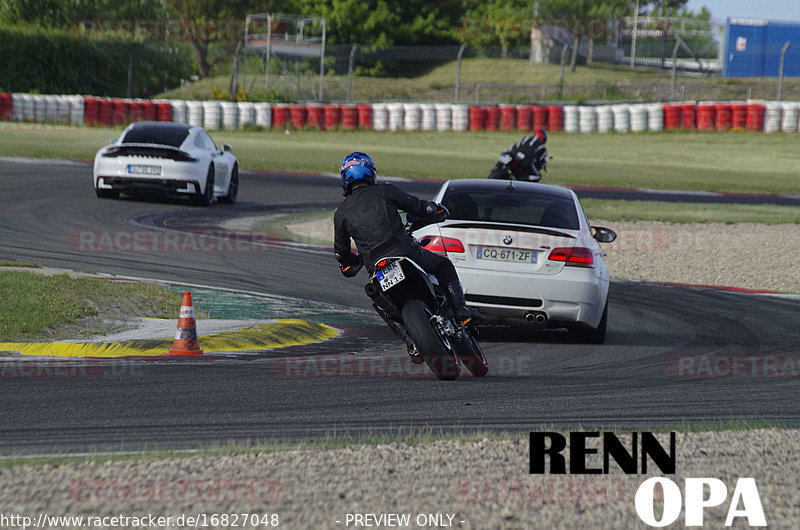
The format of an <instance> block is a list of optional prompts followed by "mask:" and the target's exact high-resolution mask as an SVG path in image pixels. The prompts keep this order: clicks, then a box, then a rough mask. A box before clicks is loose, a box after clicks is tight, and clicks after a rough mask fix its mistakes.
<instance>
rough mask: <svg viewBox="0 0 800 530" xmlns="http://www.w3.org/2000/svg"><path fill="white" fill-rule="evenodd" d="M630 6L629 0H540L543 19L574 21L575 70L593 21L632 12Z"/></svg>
mask: <svg viewBox="0 0 800 530" xmlns="http://www.w3.org/2000/svg"><path fill="white" fill-rule="evenodd" d="M630 6H631V4H630V1H629V0H603V1H596V0H540V1H539V14H540V16H541V17H542V18H543V19H548V18H551V19H561V20H566V21H570V22H572V24H571V25H572V28H571V29H572V56H571V58H570V68H571V70H572V71H573V72H574V71H575V68H576V66H577V60H578V48H579V47H580V44H581V41H582V40H583V39H584V38H588V39H591V38H592V36H591V32H590V28H591V27H592V25H591V22H592V21H593V20H601V19H604V18H608V17H612V16H620V15H625V14H627V13H630Z"/></svg>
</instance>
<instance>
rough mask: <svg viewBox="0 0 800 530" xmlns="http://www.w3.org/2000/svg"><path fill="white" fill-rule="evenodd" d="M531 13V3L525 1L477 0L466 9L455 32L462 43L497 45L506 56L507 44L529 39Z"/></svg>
mask: <svg viewBox="0 0 800 530" xmlns="http://www.w3.org/2000/svg"><path fill="white" fill-rule="evenodd" d="M532 15H533V12H532V10H531V6H530V4H529V3H528V2H527V1H524V0H495V1H494V2H490V3H487V2H479V3H478V4H477V5H475V6H472V7H470V8H469V9H468V10H467V16H466V18H465V20H464V21H463V23H462V24H461V25H460V26H459V28H458V31H457V33H456V34H457V36H458V37H459V39H460V40H461V42H463V43H465V44H470V45H473V46H486V45H492V44H494V45H499V46H500V48H501V49H502V54H503V57H505V56H506V54H507V52H508V47H509V46H510V45H512V44H514V43H517V42H521V41H524V40H527V39H528V36H529V33H530V31H529V30H530V27H529V25H528V24H529V23H530V22H531V18H532ZM526 19H527V20H526Z"/></svg>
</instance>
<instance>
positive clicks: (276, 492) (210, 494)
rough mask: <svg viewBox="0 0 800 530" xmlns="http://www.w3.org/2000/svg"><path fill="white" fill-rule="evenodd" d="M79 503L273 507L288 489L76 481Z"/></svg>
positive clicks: (251, 483)
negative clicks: (225, 503) (219, 504)
mask: <svg viewBox="0 0 800 530" xmlns="http://www.w3.org/2000/svg"><path fill="white" fill-rule="evenodd" d="M69 492H70V497H71V498H72V499H73V500H74V501H76V502H90V503H97V502H100V503H114V504H116V503H139V502H141V503H152V502H257V503H273V502H278V501H281V500H283V499H284V498H285V497H286V485H285V484H284V483H282V482H279V481H277V480H222V479H211V480H163V481H153V480H116V479H98V480H76V481H74V482H72V483H71V484H70V488H69Z"/></svg>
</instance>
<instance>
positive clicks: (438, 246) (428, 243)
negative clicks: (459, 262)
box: [419, 236, 464, 256]
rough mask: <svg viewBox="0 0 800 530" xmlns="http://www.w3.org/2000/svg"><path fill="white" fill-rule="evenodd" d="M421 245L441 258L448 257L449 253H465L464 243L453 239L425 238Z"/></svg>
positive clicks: (440, 237)
mask: <svg viewBox="0 0 800 530" xmlns="http://www.w3.org/2000/svg"><path fill="white" fill-rule="evenodd" d="M419 243H420V245H422V248H424V249H425V250H429V251H431V252H435V253H436V254H439V255H440V256H447V253H448V252H454V253H464V245H463V243H461V241H459V240H458V239H454V238H452V237H442V236H425V237H423V238H422V239H421V240H420V242H419Z"/></svg>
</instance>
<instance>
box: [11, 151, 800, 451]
mask: <svg viewBox="0 0 800 530" xmlns="http://www.w3.org/2000/svg"><path fill="white" fill-rule="evenodd" d="M401 186H402V187H403V188H404V189H406V190H407V191H409V192H411V193H415V194H418V195H421V196H431V195H432V194H433V192H434V191H435V190H436V189H437V187H438V184H436V183H424V182H408V183H404V184H401ZM340 191H341V190H340V187H339V183H338V180H337V179H333V178H326V177H318V176H305V177H304V176H287V175H268V174H252V173H247V172H243V174H242V185H241V192H240V202H239V203H238V204H236V205H233V206H229V205H214V206H212V207H211V208H200V207H193V206H189V205H188V204H185V203H183V202H180V201H157V202H153V201H146V200H135V199H122V200H101V199H97V198H96V197H95V196H94V191H93V189H92V186H91V168H90V167H89V166H88V165H82V164H69V163H57V162H47V163H45V162H25V163H18V162H11V161H8V160H3V161H0V221H1V224H0V258H3V259H15V260H19V261H25V262H34V263H38V264H41V265H49V266H57V267H64V268H70V269H76V270H83V271H97V272H104V273H113V274H119V275H129V276H136V277H147V278H155V279H161V280H169V281H174V282H183V283H189V284H197V285H209V286H216V287H223V288H229V289H239V290H245V291H252V292H258V293H266V294H271V295H277V296H286V297H294V298H301V299H306V300H309V302H308V305H309V307H314V308H316V309H315V311H316V313H315V314H323V315H324V314H326V313H325V308H329V309H330V312H329V313H328V314H329V316H328V317H324V318H321V319H320V318H316V320H319V321H322V322H324V323H326V324H330V325H333V326H336V327H339V328H341V329H343V330H344V332H343V333H342V335H341V336H340V337H339V338H336V339H333V340H331V341H328V342H326V343H322V344H316V345H309V346H301V347H296V348H290V349H288V350H280V351H272V352H265V353H263V354H262V355H249V356H236V355H231V356H207V357H204V358H202V359H191V360H160V361H153V360H147V361H127V360H110V361H103V362H101V361H98V362H97V363H95V364H92V367H93V370H92V371H91V373H92V375H93V376H92V377H8V376H6V377H0V418H2V421H1V422H0V454H40V453H54V452H63V451H68V452H83V451H87V450H105V451H114V450H134V449H141V448H152V447H156V446H165V445H166V446H170V447H178V448H188V447H195V446H197V445H198V444H203V443H221V442H225V441H229V440H236V441H240V442H243V441H256V440H262V439H299V438H313V437H319V436H324V435H326V434H333V433H336V434H340V435H341V434H345V433H349V434H354V435H358V434H361V433H367V432H388V431H398V430H415V429H426V430H433V431H437V430H439V429H442V430H470V431H471V430H492V431H505V430H513V431H521V432H524V431H529V430H534V429H536V428H538V427H543V426H544V427H551V426H556V427H558V426H565V427H568V426H578V425H580V426H584V427H586V426H598V427H611V426H619V427H633V428H638V427H647V426H654V425H674V424H679V423H682V422H684V421H706V420H708V421H713V420H728V419H736V418H754V419H761V420H776V421H779V422H782V423H785V424H794V425H796V424H798V423H800V411H798V407H797V395H798V393H799V392H798V391H799V390H800V384H798V370H800V366H796V365H793V364H791V363H792V362H793V361H792V359H797V358H798V353H800V327H798V326H797V314H798V313H799V312H800V300H798V299H797V298H795V297H774V296H761V295H746V294H739V293H730V292H721V291H715V290H710V289H695V288H688V287H673V286H663V285H653V284H647V283H642V282H633V281H615V282H613V284H612V287H611V295H610V307H609V336H608V340H607V342H606V344H604V345H600V346H587V345H581V344H573V343H570V341H569V340H568V339H567V337H566V334H565V333H561V332H559V331H548V332H539V333H523V332H508V331H504V330H486V331H484V332H483V335H482V343H483V345H484V350H485V352H486V354H487V357H488V358H489V361H490V364H491V365H492V371H491V372H490V375H489V376H488V377H486V378H483V379H477V378H473V377H471V376H469V375H468V374H465V375H463V376H462V377H461V378H459V379H458V380H457V381H454V382H442V381H438V380H436V379H435V378H434V377H433V376H432V375H430V374H426V373H424V372H413V373H412V372H411V371H410V368H409V364H408V363H407V362H406V356H405V353H404V350H405V349H404V347H403V346H402V345H401V344H400V343H399V342H397V341H395V340H394V339H393V337H392V336H391V334H390V332H389V331H388V330H387V329H385V327H384V325H383V324H382V322H380V321H379V319H377V318H376V317H375V316H373V315H372V314H371V313H370V312H369V311H367V310H368V309H369V304H368V303H367V301H368V300H367V298H366V296H365V295H364V294H363V290H362V285H363V283H364V279H365V278H364V277H363V276H360V277H359V278H357V279H355V280H346V279H345V278H343V277H342V276H341V275H340V273H339V271H338V268H337V266H336V263H335V261H334V259H333V257H332V254H331V253H330V251H328V250H326V249H320V248H314V247H308V246H296V245H291V244H285V243H282V242H278V241H273V242H267V243H265V244H264V245H263V246H261V247H259V248H258V249H256V248H251V249H249V251H234V252H216V251H207V252H189V253H180V252H177V253H176V252H159V251H148V250H144V251H116V252H108V251H92V250H86V249H85V248H81V246H80V244H76V241H80V237H81V234H86V233H97V231H109V232H111V233H119V232H118V231H128V232H131V233H133V232H136V231H150V230H161V231H163V230H164V229H169V230H176V229H180V230H190V231H191V230H205V229H208V228H209V227H214V226H217V224H218V223H219V222H220V221H222V220H225V219H230V218H233V217H238V216H246V215H266V214H269V213H276V212H282V211H290V210H296V209H308V208H327V209H331V208H333V207H335V206H336V205H337V204H338V202H339V201H340V200H341V193H340ZM343 307H344V308H354V309H356V311H342V310H341V308H343ZM320 308H322V309H320ZM337 308H339V309H338V310H337ZM320 311H322V313H320ZM276 316H282V315H276ZM293 316H296V315H293ZM287 356H289V358H290V359H292V361H291V362H295V363H299V364H295V365H291V366H295V367H297V366H302V367H304V368H303V369H299V368H297V369H295V370H292V369H287V366H290V364H289V361H287ZM320 359H326V362H328V364H326V365H325V366H326V367H327V368H326V370H327V371H324V370H323V371H319V370H317V369H318V368H319V367H320V366H322V365H317V364H314V363H315V362H317V361H318V360H320ZM332 359H334V361H332ZM339 360H341V361H339ZM15 362H18V363H22V362H42V361H41V360H40V359H33V360H30V361H20V360H16V361H15ZM787 362H788V363H789V364H787ZM703 363H705V364H703ZM354 366H355V368H353V367H354ZM309 367H312V368H315V369H314V370H309ZM365 367H366V368H365ZM703 367H705V371H703V369H702V368H703ZM792 370H793V371H792Z"/></svg>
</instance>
